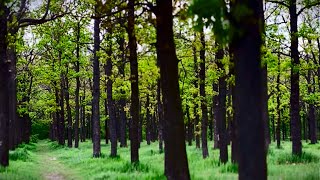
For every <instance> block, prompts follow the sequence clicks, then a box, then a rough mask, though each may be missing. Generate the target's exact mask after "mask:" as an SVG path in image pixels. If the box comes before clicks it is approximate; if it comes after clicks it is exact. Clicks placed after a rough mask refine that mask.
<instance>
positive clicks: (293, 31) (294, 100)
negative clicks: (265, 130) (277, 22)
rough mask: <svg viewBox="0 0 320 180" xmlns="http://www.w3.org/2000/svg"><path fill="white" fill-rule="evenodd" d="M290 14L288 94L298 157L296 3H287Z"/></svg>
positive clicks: (293, 144) (299, 137)
mask: <svg viewBox="0 0 320 180" xmlns="http://www.w3.org/2000/svg"><path fill="white" fill-rule="evenodd" d="M289 14H290V36H291V46H290V50H291V62H292V67H291V92H290V123H291V139H292V154H293V155H298V156H300V155H301V153H302V144H301V121H300V106H299V103H300V85H299V68H300V67H299V66H300V59H299V51H298V15H297V2H296V0H291V1H290V2H289Z"/></svg>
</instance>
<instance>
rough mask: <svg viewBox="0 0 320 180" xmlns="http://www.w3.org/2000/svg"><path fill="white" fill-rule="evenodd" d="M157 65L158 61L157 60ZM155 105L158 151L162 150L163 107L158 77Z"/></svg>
mask: <svg viewBox="0 0 320 180" xmlns="http://www.w3.org/2000/svg"><path fill="white" fill-rule="evenodd" d="M157 64H158V66H159V61H157ZM157 103H158V104H157V105H158V107H157V108H158V140H159V152H160V153H162V152H163V111H162V109H163V107H162V102H161V82H160V79H158V83H157Z"/></svg>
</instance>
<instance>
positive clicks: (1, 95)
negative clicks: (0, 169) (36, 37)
mask: <svg viewBox="0 0 320 180" xmlns="http://www.w3.org/2000/svg"><path fill="white" fill-rule="evenodd" d="M7 15H8V9H7V6H6V2H5V1H0V101H1V103H0V166H8V165H9V121H8V119H9V108H8V103H9V98H8V96H7V94H8V83H7V82H8V78H9V71H8V70H9V67H8V66H9V64H8V63H9V62H8V61H7V53H6V51H7V39H6V37H7Z"/></svg>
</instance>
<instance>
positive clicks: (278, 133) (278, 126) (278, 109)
mask: <svg viewBox="0 0 320 180" xmlns="http://www.w3.org/2000/svg"><path fill="white" fill-rule="evenodd" d="M277 92H278V94H277V113H278V119H277V120H278V121H277V129H276V131H277V132H276V137H277V148H280V139H281V136H280V128H281V110H280V96H281V92H280V55H278V74H277Z"/></svg>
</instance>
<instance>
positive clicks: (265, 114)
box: [261, 12, 271, 152]
mask: <svg viewBox="0 0 320 180" xmlns="http://www.w3.org/2000/svg"><path fill="white" fill-rule="evenodd" d="M261 19H262V20H263V21H262V22H261V27H262V33H263V36H266V31H265V17H264V12H263V13H261ZM262 44H263V45H265V44H266V43H265V38H262ZM265 53H266V51H263V56H265ZM261 67H262V68H261V86H262V87H261V93H262V101H261V103H262V107H261V108H262V120H263V123H264V137H265V149H266V152H267V151H268V148H269V144H270V142H271V141H270V127H269V109H268V99H269V97H268V64H267V63H266V61H262V62H261Z"/></svg>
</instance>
